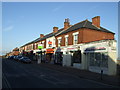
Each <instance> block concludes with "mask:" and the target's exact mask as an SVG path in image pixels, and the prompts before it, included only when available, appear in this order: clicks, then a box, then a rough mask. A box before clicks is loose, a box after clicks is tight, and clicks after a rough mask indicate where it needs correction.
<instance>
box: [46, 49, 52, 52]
mask: <svg viewBox="0 0 120 90" xmlns="http://www.w3.org/2000/svg"><path fill="white" fill-rule="evenodd" d="M46 53H54V49H46Z"/></svg>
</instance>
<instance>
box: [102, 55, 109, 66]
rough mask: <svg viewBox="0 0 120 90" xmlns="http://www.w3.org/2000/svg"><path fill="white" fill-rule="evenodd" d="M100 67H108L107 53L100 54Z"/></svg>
mask: <svg viewBox="0 0 120 90" xmlns="http://www.w3.org/2000/svg"><path fill="white" fill-rule="evenodd" d="M101 66H102V67H106V68H107V67H108V53H102V65H101Z"/></svg>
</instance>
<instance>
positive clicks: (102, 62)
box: [84, 47, 108, 74]
mask: <svg viewBox="0 0 120 90" xmlns="http://www.w3.org/2000/svg"><path fill="white" fill-rule="evenodd" d="M84 54H85V59H86V61H87V64H88V70H89V71H93V72H97V73H101V70H103V71H104V74H107V73H108V52H107V48H106V47H97V48H96V47H95V48H87V49H86V50H85V52H84Z"/></svg>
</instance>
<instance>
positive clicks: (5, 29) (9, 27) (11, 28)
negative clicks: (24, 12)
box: [3, 25, 14, 31]
mask: <svg viewBox="0 0 120 90" xmlns="http://www.w3.org/2000/svg"><path fill="white" fill-rule="evenodd" d="M13 28H14V26H12V25H11V26H8V27H6V28H4V29H3V31H11V30H13Z"/></svg>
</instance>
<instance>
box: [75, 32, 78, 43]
mask: <svg viewBox="0 0 120 90" xmlns="http://www.w3.org/2000/svg"><path fill="white" fill-rule="evenodd" d="M77 43H78V34H76V35H74V44H77Z"/></svg>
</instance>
